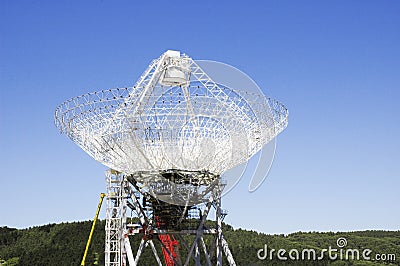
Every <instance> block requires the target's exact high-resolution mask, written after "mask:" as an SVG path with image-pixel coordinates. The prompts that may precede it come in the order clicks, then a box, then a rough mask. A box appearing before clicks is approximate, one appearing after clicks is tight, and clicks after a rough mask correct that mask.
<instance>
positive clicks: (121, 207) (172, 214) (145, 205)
mask: <svg viewBox="0 0 400 266" xmlns="http://www.w3.org/2000/svg"><path fill="white" fill-rule="evenodd" d="M106 182H107V198H106V201H107V210H106V212H107V213H106V228H105V230H106V250H105V265H106V266H122V265H130V266H133V265H140V257H141V255H142V254H144V253H145V252H147V254H146V255H147V256H146V257H148V255H149V254H151V253H152V256H153V257H154V264H156V265H167V266H175V265H189V263H190V264H191V265H192V263H193V262H194V263H195V265H222V264H223V262H225V263H224V264H226V263H227V265H236V264H235V261H234V259H233V256H232V254H231V252H230V250H229V247H228V244H227V241H226V240H225V238H224V236H223V233H222V221H223V219H224V217H225V216H226V212H225V211H223V210H222V209H221V197H220V196H221V194H220V193H221V190H222V188H223V185H221V184H220V187H219V189H217V188H216V189H214V190H213V191H212V192H211V193H210V195H209V197H208V199H207V200H206V201H205V202H204V203H202V204H199V205H195V206H181V205H173V204H169V203H166V202H163V201H159V200H157V199H156V198H154V197H152V196H151V195H150V194H149V193H146V192H143V191H142V190H141V188H140V187H139V186H138V183H137V182H136V181H135V178H134V176H133V175H124V174H121V173H118V172H116V171H112V170H110V171H107V172H106ZM211 211H214V212H215V221H214V222H212V223H210V221H208V220H207V217H208V214H209V213H210V212H211ZM138 238H139V239H140V244H139V245H132V246H131V243H133V242H134V241H135V239H136V240H138ZM149 246H150V248H151V251H150V250H146V247H149ZM160 250H162V253H160V252H159V251H160ZM224 255H225V258H226V260H225V259H224ZM162 257H163V259H162ZM127 262H128V264H127Z"/></svg>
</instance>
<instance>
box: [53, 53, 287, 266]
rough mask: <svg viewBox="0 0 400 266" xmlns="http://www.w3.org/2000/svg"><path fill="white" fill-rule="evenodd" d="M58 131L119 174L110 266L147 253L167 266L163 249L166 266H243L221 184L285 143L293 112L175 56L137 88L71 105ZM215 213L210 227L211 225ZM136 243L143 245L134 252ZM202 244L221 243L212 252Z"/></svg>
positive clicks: (111, 185)
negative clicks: (229, 235) (275, 143)
mask: <svg viewBox="0 0 400 266" xmlns="http://www.w3.org/2000/svg"><path fill="white" fill-rule="evenodd" d="M55 123H56V126H57V127H58V128H59V129H60V131H61V132H62V133H65V134H67V135H68V137H70V138H71V139H72V140H73V141H74V142H75V143H76V144H78V145H79V146H80V147H81V148H82V149H83V150H85V151H86V152H87V153H88V154H89V155H90V156H92V157H93V158H94V159H95V160H97V161H99V162H101V163H102V164H104V165H106V166H108V167H109V168H110V169H112V170H110V171H108V172H107V174H106V180H107V198H106V199H107V211H106V247H105V251H106V252H105V253H106V265H118V266H120V265H127V262H128V263H129V265H138V264H139V258H140V255H141V253H142V252H143V250H144V248H145V247H146V246H150V248H151V250H152V252H153V254H154V258H155V261H156V263H157V264H159V265H162V263H163V262H162V260H161V259H160V254H159V253H158V251H157V247H159V246H160V247H161V249H162V255H163V257H164V259H163V261H164V263H165V264H166V265H189V263H192V262H195V264H196V265H202V264H205V265H213V264H216V265H222V262H223V258H222V257H223V254H224V255H225V257H226V260H225V261H227V262H228V263H229V265H235V263H234V259H233V256H232V254H231V252H230V250H229V247H228V244H227V242H226V241H225V239H224V237H223V234H222V227H221V225H222V220H223V218H224V216H225V212H223V211H222V209H221V193H222V191H223V189H224V182H223V181H222V179H221V174H222V173H224V172H225V171H227V170H229V169H231V168H233V167H235V166H237V165H239V164H241V163H243V162H246V161H247V160H248V159H249V158H250V157H251V156H253V155H254V154H256V153H257V152H258V151H260V149H261V148H262V147H263V146H264V145H266V144H267V143H268V142H269V141H271V140H272V139H273V138H274V137H275V136H276V135H277V134H279V133H280V132H281V131H282V130H283V129H284V128H285V127H286V126H287V123H288V111H287V109H286V108H285V106H284V105H282V104H281V103H279V102H278V101H276V100H273V99H270V98H266V97H265V96H264V95H262V94H258V93H254V92H249V91H246V88H230V87H227V86H225V85H223V84H219V83H218V82H216V81H214V80H213V79H212V78H211V77H210V76H209V75H208V74H207V73H206V72H205V71H203V70H202V68H201V67H200V66H199V64H197V63H196V61H194V60H193V59H191V58H190V57H188V56H186V55H182V54H180V52H177V51H167V52H165V53H164V54H163V55H161V56H160V57H159V58H158V59H155V60H153V61H152V62H151V64H150V65H149V67H148V68H147V69H146V71H145V72H144V73H143V74H142V76H141V77H140V78H139V80H138V81H137V82H136V84H135V85H134V86H133V87H129V88H116V89H109V90H102V91H98V92H93V93H88V94H85V95H82V96H78V97H75V98H72V99H70V100H67V101H66V102H64V103H63V104H61V105H60V106H59V107H58V108H57V109H56V112H55ZM211 210H213V211H215V217H216V221H215V223H214V225H212V226H211V225H208V224H206V219H207V216H208V214H209V212H210V211H211ZM128 214H130V216H129V215H128ZM132 215H133V216H135V217H136V218H138V221H139V222H138V223H136V224H132V222H131V221H132V219H131V218H132ZM132 234H141V235H142V240H141V243H140V245H139V248H138V249H137V251H135V252H133V251H132V248H131V244H130V240H129V235H132ZM190 234H192V235H193V237H191V238H190V237H189V240H188V239H186V238H185V236H186V235H190ZM204 235H212V236H213V237H212V238H213V240H212V241H211V243H209V246H208V247H207V245H206V244H207V243H206V242H207V241H204V238H203V236H204ZM189 241H190V242H189ZM155 242H156V243H155ZM208 242H209V241H208Z"/></svg>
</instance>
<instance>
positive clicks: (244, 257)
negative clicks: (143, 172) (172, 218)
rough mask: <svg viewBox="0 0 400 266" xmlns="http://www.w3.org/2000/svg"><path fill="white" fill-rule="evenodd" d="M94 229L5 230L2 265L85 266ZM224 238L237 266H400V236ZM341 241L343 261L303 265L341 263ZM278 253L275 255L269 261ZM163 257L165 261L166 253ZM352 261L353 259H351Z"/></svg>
mask: <svg viewBox="0 0 400 266" xmlns="http://www.w3.org/2000/svg"><path fill="white" fill-rule="evenodd" d="M90 227H91V222H90V221H85V222H74V223H61V224H49V225H44V226H38V227H32V228H28V229H21V230H17V229H13V228H8V227H0V265H2V266H3V265H29V266H32V265H80V261H81V259H82V255H83V251H84V248H85V245H86V240H87V237H88V234H89V231H90ZM103 228H104V221H99V223H98V225H97V226H96V230H95V233H94V237H93V242H92V245H91V249H90V252H89V255H88V259H87V265H104V230H103ZM224 235H225V238H226V239H227V241H228V243H229V246H230V249H231V251H232V253H233V255H234V257H235V260H236V263H237V265H400V231H360V232H345V233H332V232H327V233H317V232H311V233H302V232H299V233H293V234H289V235H267V234H263V233H258V232H254V231H247V230H243V229H237V230H233V229H232V227H231V226H229V225H224ZM340 237H343V238H345V239H346V240H347V245H346V246H344V247H343V248H342V253H343V257H342V258H343V259H341V260H340V259H336V260H334V259H330V258H329V255H328V253H327V251H326V252H325V253H323V254H324V256H323V257H322V259H320V260H316V261H315V260H312V259H308V258H307V257H305V259H301V254H302V252H303V251H304V250H306V249H313V250H315V251H316V254H317V255H316V256H317V258H318V257H319V256H320V255H321V252H322V249H328V248H329V246H331V248H332V249H338V251H337V252H336V254H337V256H338V258H339V256H340V249H339V248H338V246H337V239H338V238H340ZM139 241H140V238H139V236H137V237H135V238H133V239H132V240H131V243H132V246H133V247H135V246H137V245H138V243H139ZM207 241H208V240H207V239H206V242H207ZM265 245H267V255H268V256H267V257H266V258H265V259H264V260H261V259H259V258H258V257H257V252H258V251H259V250H260V249H263V248H265ZM159 249H160V248H159ZM272 249H275V251H274V252H273V253H272V256H271V257H269V254H270V251H271V250H272ZM279 249H285V250H286V253H285V254H283V257H286V258H288V259H287V260H286V261H285V260H281V259H278V257H277V252H278V250H279ZM292 249H296V250H298V251H299V253H300V254H299V260H294V259H291V258H290V257H289V255H288V254H289V252H291V253H290V254H291V255H292V257H295V255H296V253H295V251H291V250H292ZM348 249H357V250H359V253H360V260H351V259H350V260H345V254H346V250H348ZM365 249H370V250H371V253H370V254H367V255H369V257H370V258H371V261H366V260H362V252H363V250H365ZM305 254H306V255H307V254H308V253H305ZM376 254H379V255H380V256H381V258H382V257H383V256H386V261H384V262H383V261H382V260H381V261H379V262H378V261H376V260H375V261H372V260H373V259H374V258H375V256H376ZM389 254H394V255H395V256H396V260H395V261H393V260H392V259H393V257H391V258H389V256H391V255H389ZM159 255H160V257H161V256H162V255H161V252H160V254H159ZM263 255H264V251H262V252H261V253H260V256H263ZM349 256H350V258H351V253H349ZM320 257H321V256H320ZM389 260H390V261H389ZM139 265H155V261H154V259H153V257H152V254H151V250H150V248H147V249H145V252H144V253H143V255H142V256H141V258H140V263H139Z"/></svg>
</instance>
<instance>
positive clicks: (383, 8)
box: [0, 0, 400, 233]
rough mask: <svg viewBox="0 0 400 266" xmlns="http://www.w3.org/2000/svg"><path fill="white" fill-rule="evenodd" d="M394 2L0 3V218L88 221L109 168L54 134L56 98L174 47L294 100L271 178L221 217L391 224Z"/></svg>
mask: <svg viewBox="0 0 400 266" xmlns="http://www.w3.org/2000/svg"><path fill="white" fill-rule="evenodd" d="M399 14H400V3H399V2H398V1H347V0H346V1H236V2H235V1H196V2H193V1H181V2H178V1H163V2H159V3H146V1H140V2H139V1H137V3H135V2H134V1H118V2H112V1H85V2H83V1H48V2H46V1H1V2H0V162H1V170H0V188H1V193H0V201H1V202H0V226H4V225H7V226H10V227H18V228H23V227H29V226H33V225H41V224H47V223H53V222H61V221H78V220H87V219H91V218H92V217H93V215H94V212H95V209H96V206H97V202H98V198H99V193H100V192H103V191H104V190H105V181H104V171H105V170H106V168H105V167H103V166H102V165H101V164H100V163H98V162H96V161H94V160H93V159H92V158H90V157H89V156H88V155H86V154H85V153H84V152H83V151H82V150H81V149H80V148H79V147H77V146H76V145H75V144H74V143H73V142H72V141H70V140H69V139H68V138H67V137H66V136H65V135H60V134H59V133H58V131H57V129H56V127H55V126H54V123H53V114H54V109H55V107H56V106H57V105H58V104H60V103H61V102H63V101H64V100H66V99H68V98H70V97H74V96H77V95H80V94H83V93H86V92H91V91H95V90H99V89H107V88H114V87H122V86H130V85H133V84H134V82H135V81H136V80H137V79H138V77H139V76H140V74H141V73H142V71H143V70H144V69H145V68H146V67H147V65H148V64H149V63H150V61H151V60H152V59H154V58H157V57H158V56H159V55H160V54H161V53H163V52H164V51H165V50H167V49H177V50H181V51H183V52H185V53H187V54H188V55H190V56H191V57H192V58H194V59H210V60H216V61H221V62H225V63H227V64H230V65H233V66H235V67H237V68H239V69H241V70H242V71H244V72H245V73H247V74H248V75H250V76H251V77H252V78H253V79H254V80H255V81H256V82H257V83H258V85H259V86H260V87H261V88H262V90H263V92H264V93H265V94H266V95H268V96H270V97H273V98H276V99H279V100H280V101H282V102H283V103H284V104H285V105H286V106H287V107H288V109H289V111H290V120H289V127H288V128H287V129H286V130H285V131H284V132H283V133H282V134H281V135H279V137H278V141H277V151H276V157H275V161H274V163H273V166H272V169H271V171H270V174H269V177H268V179H267V180H266V181H265V182H264V183H263V185H262V186H261V187H260V188H259V189H258V190H257V191H256V192H253V193H249V192H248V191H247V188H248V183H249V181H250V180H249V178H244V179H242V180H241V181H240V183H239V184H238V185H237V186H236V187H235V189H234V190H232V191H231V192H230V193H229V194H228V195H226V196H225V197H224V199H223V207H224V208H226V209H228V211H229V215H228V216H227V218H226V221H227V222H228V223H230V224H232V225H233V226H234V227H236V228H238V227H241V228H247V229H255V230H258V231H263V232H267V233H289V232H294V231H299V230H301V231H349V230H364V229H385V230H399V229H400V207H399V206H400V204H399V203H400V180H399V179H400V153H399V149H400V141H399V137H398V136H400V123H399V122H400V119H399V114H400V111H399V103H398V102H399V98H400V52H399V47H400V16H399ZM103 214H104V212H103ZM102 218H104V215H103V217H102Z"/></svg>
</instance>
